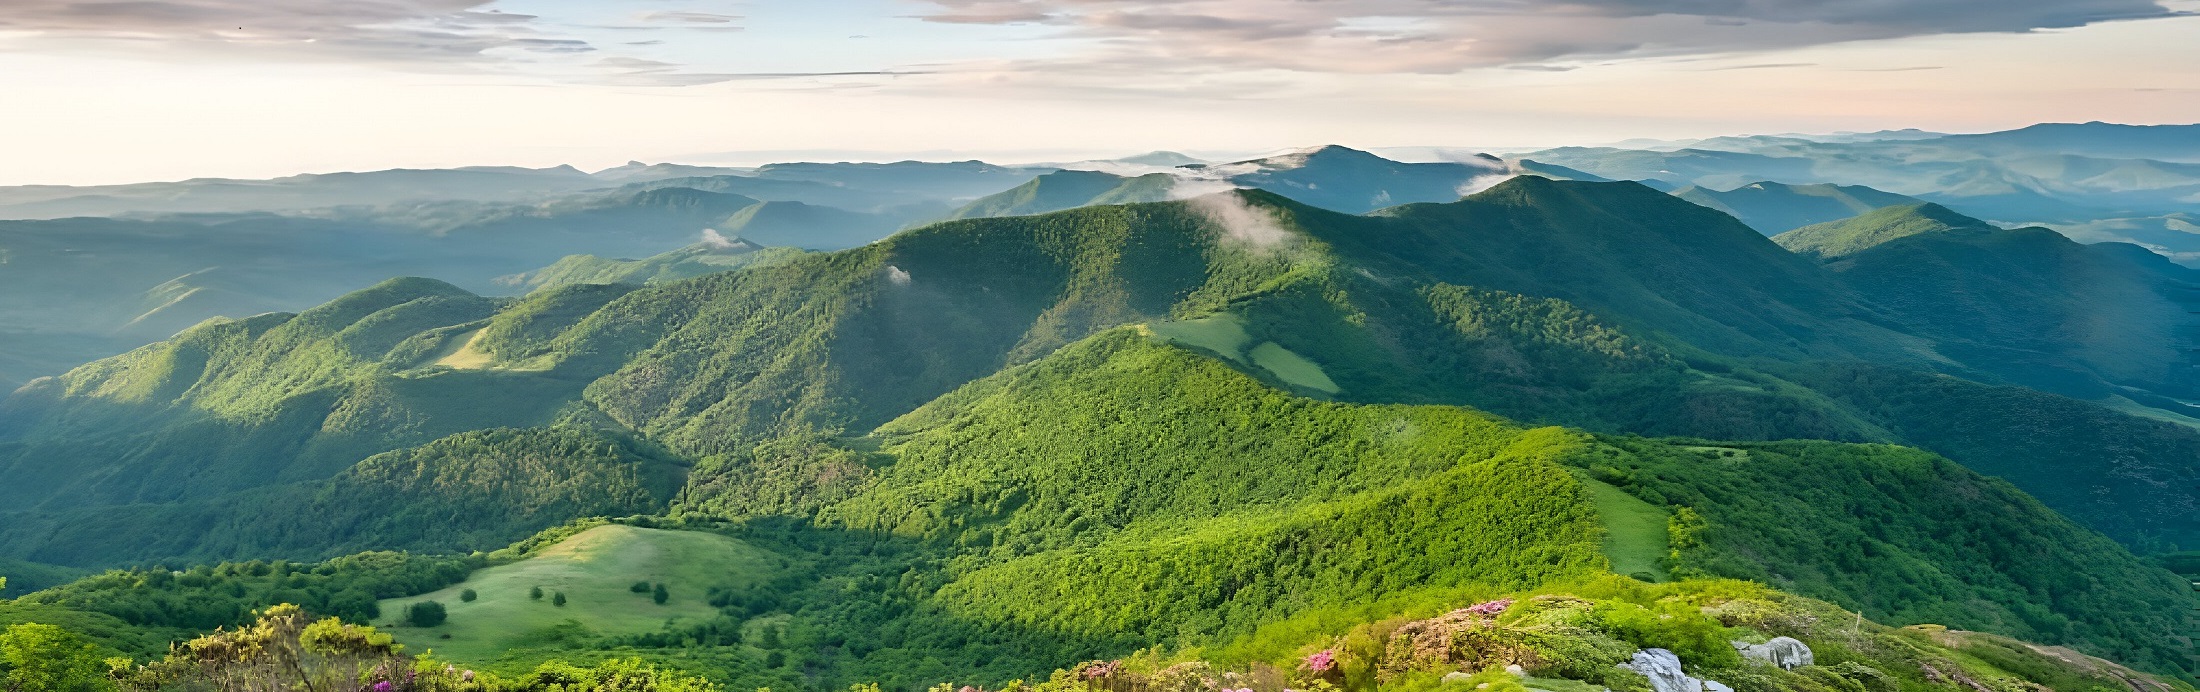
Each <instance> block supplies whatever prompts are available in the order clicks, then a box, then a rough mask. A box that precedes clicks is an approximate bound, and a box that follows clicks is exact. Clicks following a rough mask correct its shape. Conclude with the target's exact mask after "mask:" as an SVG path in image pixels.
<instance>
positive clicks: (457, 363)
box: [435, 327, 495, 370]
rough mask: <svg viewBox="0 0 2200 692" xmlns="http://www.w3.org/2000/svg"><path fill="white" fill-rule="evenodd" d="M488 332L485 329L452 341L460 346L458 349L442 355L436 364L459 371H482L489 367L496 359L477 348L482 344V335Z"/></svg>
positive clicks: (436, 360)
mask: <svg viewBox="0 0 2200 692" xmlns="http://www.w3.org/2000/svg"><path fill="white" fill-rule="evenodd" d="M488 331H489V330H488V328H486V327H484V328H481V329H476V330H474V331H473V332H471V333H468V334H465V335H463V336H460V337H456V338H453V339H451V342H452V343H456V344H458V347H457V348H452V349H450V351H449V352H448V353H443V354H440V355H441V356H442V357H440V358H437V359H435V364H436V365H441V366H444V367H447V368H456V369H459V370H480V369H483V368H487V367H489V363H490V362H492V361H494V360H495V358H494V357H492V356H490V355H489V354H488V353H485V352H483V351H482V350H481V349H479V348H475V346H476V345H477V344H479V343H480V342H481V335H482V334H483V333H485V332H488Z"/></svg>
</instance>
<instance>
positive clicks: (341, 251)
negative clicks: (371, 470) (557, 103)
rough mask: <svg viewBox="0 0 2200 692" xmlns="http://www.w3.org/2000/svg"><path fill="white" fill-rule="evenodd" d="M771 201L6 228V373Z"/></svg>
mask: <svg viewBox="0 0 2200 692" xmlns="http://www.w3.org/2000/svg"><path fill="white" fill-rule="evenodd" d="M757 204H758V202H757V201H756V200H754V199H750V198H747V197H740V196H737V195H725V194H718V193H711V192H703V191H698V190H690V189H676V188H668V189H660V190H647V191H638V192H617V193H585V194H576V195H570V196H565V197H560V198H557V199H554V200H551V201H547V202H543V203H539V204H504V203H480V202H438V203H416V204H404V205H394V206H380V207H354V208H336V209H324V210H319V211H315V212H312V213H310V214H307V213H299V214H294V215H288V216H279V215H274V214H265V213H255V214H222V215H192V216H168V217H157V218H143V219H97V218H78V219H62V220H55V221H6V222H0V260H4V264H0V268H4V269H5V270H4V271H0V378H5V379H7V380H10V381H14V382H17V383H21V382H27V381H29V380H31V379H33V378H36V377H42V376H48V375H57V374H60V373H61V372H63V371H66V370H68V369H69V368H71V367H74V366H76V365H81V364H83V363H85V362H88V361H91V360H96V359H99V358H104V357H107V356H112V355H115V354H118V353H121V352H123V351H126V350H129V349H131V348H134V347H137V346H141V345H144V344H147V343H150V342H153V341H157V340H161V339H165V338H168V337H169V336H172V335H174V334H176V333H178V332H180V331H183V330H184V329H187V328H189V327H191V326H193V325H196V324H198V323H200V322H203V321H205V320H208V319H211V318H215V317H223V318H229V319H243V318H248V317H252V316H254V315H259V314H263V313H269V312H289V311H299V310H304V309H307V308H310V307H313V306H315V305H318V304H321V303H325V302H327V301H330V300H334V299H336V298H338V297H340V296H342V295H344V294H345V293H348V292H351V291H354V290H357V289H358V288H359V287H361V286H370V285H373V284H375V283H376V282H379V281H381V280H383V279H386V278H389V277H390V276H404V275H415V276H427V277H435V278H438V279H441V280H446V281H449V282H451V283H453V284H457V285H463V286H465V287H467V288H469V289H471V290H475V291H483V292H488V291H496V290H499V289H500V287H499V285H498V284H497V283H496V281H495V279H496V278H497V277H501V276H507V275H511V274H515V273H520V272H526V271H530V270H534V269H538V268H540V267H543V266H544V265H548V264H550V263H552V262H555V261H557V260H558V259H559V258H561V257H564V256H566V255H570V254H576V253H586V254H600V255H604V256H612V257H622V256H624V257H634V256H649V255H654V254H657V253H660V252H665V251H667V250H672V249H675V248H679V247H682V246H685V245H689V244H692V243H694V242H695V241H696V240H697V237H698V235H699V234H700V233H701V231H702V230H703V229H705V228H709V227H711V226H713V225H717V224H719V223H721V222H723V221H725V220H726V219H727V218H729V217H730V216H732V215H733V214H734V213H735V212H738V211H740V210H742V209H745V208H748V207H752V206H755V205H757ZM10 389H12V387H10Z"/></svg>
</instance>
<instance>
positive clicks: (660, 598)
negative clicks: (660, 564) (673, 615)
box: [649, 582, 672, 605]
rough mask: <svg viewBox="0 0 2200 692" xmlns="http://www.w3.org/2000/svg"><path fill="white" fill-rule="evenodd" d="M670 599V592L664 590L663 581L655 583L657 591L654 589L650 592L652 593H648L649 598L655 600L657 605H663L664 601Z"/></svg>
mask: <svg viewBox="0 0 2200 692" xmlns="http://www.w3.org/2000/svg"><path fill="white" fill-rule="evenodd" d="M671 599H672V594H671V593H670V592H667V591H665V585H664V583H663V582H658V584H657V591H656V592H655V593H652V594H650V595H649V600H652V601H656V602H657V605H664V604H665V601H668V600H671Z"/></svg>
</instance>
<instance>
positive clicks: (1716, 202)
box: [1673, 182, 1918, 235]
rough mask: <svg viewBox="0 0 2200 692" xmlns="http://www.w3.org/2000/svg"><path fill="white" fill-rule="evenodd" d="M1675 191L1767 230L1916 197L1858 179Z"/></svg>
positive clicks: (1786, 228) (1790, 227)
mask: <svg viewBox="0 0 2200 692" xmlns="http://www.w3.org/2000/svg"><path fill="white" fill-rule="evenodd" d="M1673 196H1675V197H1679V198H1681V199H1685V200H1688V201H1690V202H1695V203H1697V204H1701V205H1704V206H1706V207H1710V208H1712V209H1717V210H1719V211H1723V212H1726V213H1727V214H1728V215H1730V216H1733V217H1734V218H1737V219H1740V220H1741V221H1742V223H1746V224H1749V227H1750V228H1755V229H1757V230H1758V231H1759V232H1762V233H1764V234H1765V235H1779V234H1781V233H1785V232H1787V231H1790V230H1794V229H1797V228H1801V227H1804V226H1810V225H1814V224H1820V223H1827V222H1831V221H1838V220H1841V219H1846V218H1849V217H1852V216H1856V215H1858V214H1862V213H1865V212H1868V211H1871V210H1874V209H1879V208H1882V207H1892V206H1902V205H1911V204H1917V203H1918V201H1917V200H1916V199H1913V198H1910V197H1906V196H1903V195H1897V194H1894V193H1891V192H1881V191H1879V190H1874V189H1871V188H1868V187H1863V186H1859V185H1832V184H1827V183H1819V184H1816V185H1787V184H1783V183H1775V182H1756V183H1750V184H1748V185H1743V186H1741V187H1737V188H1734V189H1732V190H1725V191H1719V190H1710V189H1705V188H1701V187H1686V188H1682V189H1679V190H1675V191H1673Z"/></svg>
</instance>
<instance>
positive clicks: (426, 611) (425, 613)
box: [405, 601, 450, 627]
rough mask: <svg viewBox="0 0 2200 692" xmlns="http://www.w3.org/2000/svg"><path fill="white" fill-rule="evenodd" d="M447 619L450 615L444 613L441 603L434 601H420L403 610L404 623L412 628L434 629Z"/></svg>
mask: <svg viewBox="0 0 2200 692" xmlns="http://www.w3.org/2000/svg"><path fill="white" fill-rule="evenodd" d="M447 619H450V613H448V612H446V611H444V609H443V604H442V603H438V602H435V601H421V602H419V603H414V604H412V605H411V606H408V607H406V608H405V621H406V622H408V623H412V626H414V627H434V626H436V625H440V624H443V621H444V620H447Z"/></svg>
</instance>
